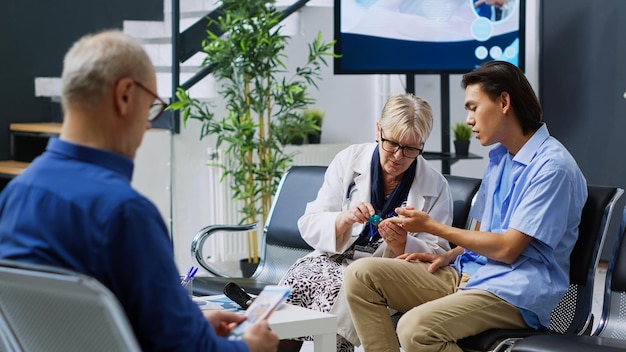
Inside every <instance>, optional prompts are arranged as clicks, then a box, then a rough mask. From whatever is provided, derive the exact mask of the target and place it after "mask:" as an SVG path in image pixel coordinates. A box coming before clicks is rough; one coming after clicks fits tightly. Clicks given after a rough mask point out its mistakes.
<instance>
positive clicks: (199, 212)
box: [134, 0, 540, 272]
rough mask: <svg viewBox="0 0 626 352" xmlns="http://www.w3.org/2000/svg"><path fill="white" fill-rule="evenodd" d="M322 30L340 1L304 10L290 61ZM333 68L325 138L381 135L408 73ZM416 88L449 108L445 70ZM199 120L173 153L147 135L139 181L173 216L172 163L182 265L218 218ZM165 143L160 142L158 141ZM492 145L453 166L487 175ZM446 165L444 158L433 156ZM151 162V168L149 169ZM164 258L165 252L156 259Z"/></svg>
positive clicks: (530, 70)
mask: <svg viewBox="0 0 626 352" xmlns="http://www.w3.org/2000/svg"><path fill="white" fill-rule="evenodd" d="M539 1H540V0H527V15H526V18H527V46H526V56H527V59H526V72H527V75H528V77H529V80H530V81H531V83H532V84H533V87H534V88H535V89H537V86H538V30H537V29H538V6H539ZM319 30H321V31H322V34H323V38H324V39H325V40H326V41H329V40H332V38H333V8H331V7H306V8H304V9H303V10H302V11H301V23H300V28H299V29H298V32H299V33H297V34H295V35H292V37H291V40H290V43H289V46H288V48H287V51H286V54H287V56H288V61H287V63H288V65H290V67H291V66H292V65H293V66H295V65H297V64H299V63H301V62H302V60H304V57H305V55H306V54H307V43H309V42H310V41H312V39H313V38H314V37H315V35H316V34H317V32H318V31H319ZM330 64H331V66H330V67H326V68H323V69H322V72H321V73H322V76H323V80H322V81H321V82H320V83H319V90H317V91H315V90H312V95H313V96H314V97H315V98H316V99H317V104H316V105H317V106H318V107H319V108H321V109H322V110H324V111H325V112H326V118H325V120H324V125H323V127H322V143H359V142H370V141H374V140H375V139H376V136H375V121H376V120H377V118H378V114H379V112H380V110H381V107H382V104H383V102H384V101H385V100H386V97H387V96H388V95H389V94H392V93H396V92H403V91H404V86H403V85H404V76H401V75H333V70H332V62H331V63H330ZM460 77H461V76H460V75H452V76H451V77H450V90H451V92H450V105H451V107H450V111H451V116H450V121H451V123H454V122H456V121H463V120H464V119H465V110H464V108H463V97H464V91H463V90H462V89H461V88H460ZM416 94H417V95H420V96H423V97H424V98H426V99H427V100H428V101H429V102H430V103H431V105H432V106H433V110H434V114H435V116H436V117H437V116H440V115H441V101H440V96H439V76H437V75H420V76H416ZM435 121H436V123H435V126H434V129H433V132H432V134H431V137H430V139H429V140H428V142H427V144H426V149H427V150H430V151H438V150H439V149H440V145H441V140H440V134H441V127H440V124H439V122H438V119H437V118H435ZM198 127H199V123H197V122H195V121H191V122H190V123H188V125H187V127H183V128H182V130H181V133H180V134H178V135H174V136H173V141H172V142H173V143H172V144H171V148H172V149H171V153H172V159H171V161H170V160H166V159H164V158H166V157H167V156H168V155H169V154H168V153H164V154H157V153H152V152H150V151H151V150H152V148H164V147H163V146H166V147H165V148H167V147H169V146H170V141H169V138H170V137H169V135H168V136H163V135H150V137H148V138H146V140H145V141H144V143H143V145H142V147H141V149H140V152H139V155H138V158H137V170H138V171H139V170H142V171H139V172H136V174H135V180H134V184H135V185H136V186H137V187H138V188H139V189H140V191H142V192H143V193H144V194H146V195H147V196H148V197H149V198H151V199H152V200H153V201H155V202H156V203H157V205H158V206H159V209H160V210H161V212H162V213H163V214H164V217H165V219H166V221H167V222H169V213H170V204H169V202H168V201H167V200H169V196H170V194H169V189H168V188H167V186H165V185H164V184H163V182H154V180H153V178H156V177H164V178H166V179H167V180H169V175H166V174H167V173H168V172H169V168H168V167H165V168H163V165H168V166H169V165H171V167H172V168H173V169H172V171H173V172H172V185H173V186H172V194H171V199H172V202H171V210H172V212H171V214H172V215H173V218H172V232H173V237H174V251H175V256H176V259H177V264H178V266H179V268H180V270H181V272H182V271H186V268H188V267H189V266H190V265H192V261H191V258H190V255H189V247H190V243H191V240H192V238H193V236H194V235H195V233H196V232H197V231H198V230H199V229H200V228H202V227H204V226H206V225H208V224H210V223H211V221H212V219H210V212H209V210H210V209H208V208H207V202H206V199H208V197H211V191H210V189H209V187H208V182H207V179H208V168H207V167H206V166H205V164H206V162H207V153H206V150H207V148H208V147H210V146H212V145H213V142H214V138H206V139H205V140H203V141H199V129H198ZM156 145H160V147H156ZM488 150H489V148H485V147H481V146H480V145H479V144H478V143H477V142H476V141H473V142H472V144H471V146H470V152H472V153H475V154H478V155H481V156H483V159H481V160H467V161H460V162H458V163H456V164H454V165H453V166H452V168H451V172H452V173H453V174H456V175H464V176H472V177H481V176H482V171H483V169H484V168H485V166H486V163H487V160H486V156H487V152H488ZM432 163H434V164H435V165H436V166H437V167H438V168H439V167H440V166H439V165H440V162H437V161H432ZM145 168H147V169H148V170H152V172H150V171H143V170H144V169H145ZM155 260H158V258H155Z"/></svg>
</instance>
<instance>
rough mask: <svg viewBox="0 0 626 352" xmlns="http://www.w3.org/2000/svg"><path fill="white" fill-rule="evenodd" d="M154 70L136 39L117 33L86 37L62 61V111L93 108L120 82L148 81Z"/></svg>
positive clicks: (102, 33) (110, 32) (108, 32)
mask: <svg viewBox="0 0 626 352" xmlns="http://www.w3.org/2000/svg"><path fill="white" fill-rule="evenodd" d="M153 70H154V68H153V66H152V62H151V61H150V58H149V57H148V54H147V53H146V52H145V50H144V49H143V48H142V46H141V43H140V42H139V41H138V40H137V39H135V38H133V37H131V36H129V35H127V34H124V33H122V32H120V31H117V30H113V31H104V32H100V33H96V34H89V35H86V36H84V37H82V38H80V39H79V40H78V41H77V42H76V43H74V45H72V47H71V48H70V50H69V51H68V52H67V54H65V58H64V60H63V74H62V75H61V103H62V105H63V109H64V110H66V109H68V108H72V107H83V108H94V107H95V106H97V105H98V104H99V103H100V101H101V99H102V97H103V96H104V95H105V94H106V92H107V91H108V90H110V89H111V88H112V87H113V85H114V84H115V82H117V81H118V80H119V79H121V78H124V77H130V78H132V79H135V80H138V81H142V82H145V81H146V80H148V79H149V78H151V76H150V75H151V73H152V72H153Z"/></svg>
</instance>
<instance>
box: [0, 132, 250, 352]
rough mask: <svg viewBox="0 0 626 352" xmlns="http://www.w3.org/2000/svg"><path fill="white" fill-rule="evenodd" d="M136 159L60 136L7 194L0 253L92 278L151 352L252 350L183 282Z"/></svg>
mask: <svg viewBox="0 0 626 352" xmlns="http://www.w3.org/2000/svg"><path fill="white" fill-rule="evenodd" d="M132 172H133V162H132V160H130V159H128V158H126V157H124V156H121V155H119V154H114V153H110V152H107V151H104V150H99V149H92V148H87V147H83V146H79V145H75V144H71V143H68V142H65V141H62V140H59V139H51V140H50V142H49V143H48V147H47V149H46V152H45V153H44V154H43V155H42V156H40V157H38V158H37V159H36V160H35V161H34V162H33V163H32V164H31V165H30V166H29V167H28V168H27V169H26V170H25V171H24V172H23V173H22V174H21V175H20V176H17V177H16V178H15V179H13V180H12V181H11V182H10V183H9V184H8V185H7V187H6V188H5V190H4V191H3V192H2V193H1V194H0V257H2V258H8V259H14V260H20V261H26V262H32V263H41V264H47V265H54V266H59V267H63V268H67V269H71V270H74V271H77V272H81V273H84V274H86V275H89V276H92V277H94V278H96V279H97V280H99V281H100V282H101V283H103V284H104V285H105V286H106V287H108V288H109V289H110V290H111V291H112V292H113V294H115V296H117V298H118V300H119V301H120V303H121V305H122V307H123V308H124V310H125V311H126V315H127V316H128V319H129V321H130V324H131V326H132V327H133V330H134V333H135V336H136V337H137V340H138V341H139V344H140V346H141V347H142V349H143V350H146V351H216V352H217V351H220V352H221V351H247V350H248V349H247V346H246V345H245V343H244V342H243V341H238V342H232V341H227V340H226V339H224V338H221V337H218V336H217V335H216V334H215V331H214V330H213V328H212V326H211V325H210V324H209V323H208V321H207V320H206V319H205V318H204V317H203V315H202V313H201V311H200V309H198V307H197V306H196V304H195V303H194V302H193V301H192V300H191V299H190V298H189V296H188V294H187V291H186V290H185V289H183V288H182V286H181V285H180V279H179V274H178V270H177V268H176V266H175V264H174V258H173V254H172V246H171V242H170V239H169V235H168V232H167V228H166V226H165V223H164V222H163V219H162V217H161V215H160V214H159V212H158V210H157V209H156V207H155V206H154V205H153V204H152V203H151V202H150V201H149V200H147V199H146V198H145V197H143V196H141V195H140V194H139V193H137V192H136V191H135V190H134V189H133V188H132V187H131V186H130V180H131V176H132Z"/></svg>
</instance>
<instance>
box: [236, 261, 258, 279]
mask: <svg viewBox="0 0 626 352" xmlns="http://www.w3.org/2000/svg"><path fill="white" fill-rule="evenodd" d="M258 266H259V263H249V262H248V258H243V259H240V260H239V268H240V269H241V276H243V277H251V276H252V274H254V272H255V271H256V268H257V267H258Z"/></svg>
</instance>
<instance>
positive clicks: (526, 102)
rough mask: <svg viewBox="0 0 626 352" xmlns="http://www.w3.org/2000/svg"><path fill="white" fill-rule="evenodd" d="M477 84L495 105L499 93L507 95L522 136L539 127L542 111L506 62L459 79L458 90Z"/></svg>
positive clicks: (521, 76)
mask: <svg viewBox="0 0 626 352" xmlns="http://www.w3.org/2000/svg"><path fill="white" fill-rule="evenodd" d="M473 84H480V88H481V89H482V90H483V91H484V92H485V93H486V94H487V96H489V98H490V99H491V100H492V101H495V100H496V99H497V98H498V97H499V96H500V94H501V93H502V92H507V93H509V96H510V97H511V107H512V108H513V111H515V114H516V116H517V119H518V120H519V123H520V125H521V127H522V131H523V132H524V134H528V133H530V132H534V131H536V130H537V129H539V127H540V126H541V120H542V118H543V111H542V109H541V104H540V103H539V99H537V95H535V92H534V91H533V88H532V87H531V85H530V83H529V82H528V80H527V79H526V76H525V75H524V72H523V71H522V70H520V69H519V68H518V67H517V66H515V65H513V64H511V63H508V62H506V61H489V62H486V63H484V64H482V65H481V66H480V67H478V68H477V69H475V70H473V71H471V72H468V73H466V74H465V75H463V80H461V86H462V87H463V88H467V86H469V85H473Z"/></svg>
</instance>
